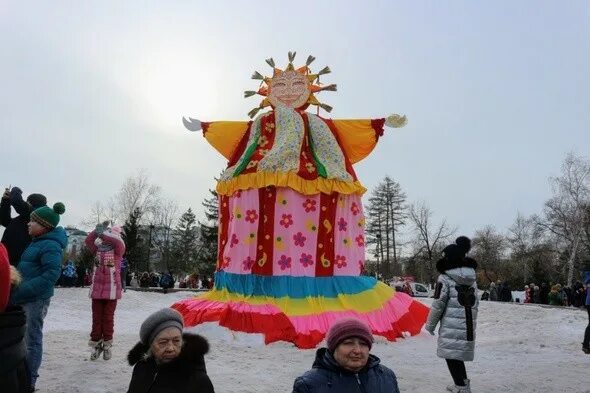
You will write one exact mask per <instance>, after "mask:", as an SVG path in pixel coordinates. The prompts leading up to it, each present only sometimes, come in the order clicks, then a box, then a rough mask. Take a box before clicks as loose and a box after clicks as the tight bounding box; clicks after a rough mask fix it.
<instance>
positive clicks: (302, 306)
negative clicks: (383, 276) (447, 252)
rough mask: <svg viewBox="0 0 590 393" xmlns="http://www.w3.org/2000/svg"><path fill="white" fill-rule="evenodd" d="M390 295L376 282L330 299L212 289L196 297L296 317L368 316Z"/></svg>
mask: <svg viewBox="0 0 590 393" xmlns="http://www.w3.org/2000/svg"><path fill="white" fill-rule="evenodd" d="M380 284H381V285H380ZM393 296H395V290H394V289H393V288H391V287H390V286H389V285H385V284H383V283H378V284H377V285H376V286H375V287H373V288H371V289H368V290H366V291H364V292H361V293H357V294H355V295H345V294H342V295H338V296H337V297H334V298H327V297H323V296H322V297H306V298H301V299H291V298H289V297H281V298H275V297H272V296H244V295H240V294H237V293H230V292H228V290H227V289H222V290H217V289H213V290H211V291H209V292H207V293H205V294H204V295H201V296H198V298H200V299H207V300H210V301H216V302H224V303H227V302H233V303H246V304H250V305H253V306H264V305H273V306H275V307H277V308H278V309H280V310H281V311H282V312H283V313H284V314H285V315H287V316H290V317H296V316H306V315H318V314H322V313H325V312H339V311H349V310H354V311H357V312H361V313H369V312H373V311H377V310H380V309H382V308H383V305H384V304H385V303H387V302H388V301H389V299H391V298H392V297H393Z"/></svg>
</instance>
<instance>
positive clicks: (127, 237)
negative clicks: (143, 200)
mask: <svg viewBox="0 0 590 393" xmlns="http://www.w3.org/2000/svg"><path fill="white" fill-rule="evenodd" d="M140 219H141V210H140V209H139V208H135V209H134V210H133V211H132V212H131V213H130V214H129V217H128V218H127V220H126V221H125V225H123V233H122V237H123V241H124V242H125V257H126V258H127V262H128V263H129V270H130V271H131V270H134V271H135V272H136V273H137V272H138V271H139V269H140V268H141V267H142V266H141V265H140V264H141V261H142V259H143V247H142V239H141V236H140V235H139V220H140ZM145 270H148V269H147V266H146V269H145Z"/></svg>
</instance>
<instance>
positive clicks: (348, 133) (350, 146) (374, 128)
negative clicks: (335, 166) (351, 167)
mask: <svg viewBox="0 0 590 393" xmlns="http://www.w3.org/2000/svg"><path fill="white" fill-rule="evenodd" d="M332 123H333V124H334V129H335V131H336V134H337V135H338V139H339V141H340V144H341V145H342V149H343V150H344V154H346V157H348V159H349V160H350V163H351V164H354V163H357V162H359V161H360V160H362V159H363V158H365V157H367V156H368V155H369V154H370V153H371V152H372V151H373V149H374V148H375V146H376V145H377V140H378V139H379V136H380V135H382V134H383V123H384V119H378V120H371V119H355V120H332Z"/></svg>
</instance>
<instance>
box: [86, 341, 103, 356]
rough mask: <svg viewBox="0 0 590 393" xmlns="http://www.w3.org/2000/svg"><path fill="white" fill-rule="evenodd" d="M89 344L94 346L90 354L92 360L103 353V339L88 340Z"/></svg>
mask: <svg viewBox="0 0 590 393" xmlns="http://www.w3.org/2000/svg"><path fill="white" fill-rule="evenodd" d="M88 345H89V346H90V347H91V348H92V353H91V354H90V360H96V359H98V358H99V357H100V354H101V353H102V340H98V341H92V340H90V341H88Z"/></svg>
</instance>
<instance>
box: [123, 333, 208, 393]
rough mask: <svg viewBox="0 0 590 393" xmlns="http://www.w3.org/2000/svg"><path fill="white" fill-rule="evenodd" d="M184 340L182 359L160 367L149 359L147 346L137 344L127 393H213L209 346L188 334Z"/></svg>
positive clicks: (128, 357) (196, 335) (132, 358)
mask: <svg viewBox="0 0 590 393" xmlns="http://www.w3.org/2000/svg"><path fill="white" fill-rule="evenodd" d="M182 339H183V341H184V344H183V348H182V350H181V351H180V355H179V356H178V357H177V358H176V359H174V360H173V361H171V362H170V363H166V364H161V365H158V364H156V362H155V360H154V358H153V357H151V356H149V357H147V358H146V353H147V351H148V350H149V347H148V346H146V345H144V344H142V343H137V344H136V345H135V347H133V349H132V350H131V351H130V352H129V355H128V356H127V360H128V361H129V364H130V365H132V366H135V367H133V375H132V377H131V382H130V383H129V389H128V390H127V393H147V392H149V393H185V392H186V393H214V389H213V384H212V383H211V380H210V379H209V377H208V376H207V370H206V368H205V358H204V357H203V355H205V354H206V353H207V352H208V351H209V343H208V342H207V340H206V339H205V338H204V337H202V336H199V335H198V334H189V333H185V334H183V335H182Z"/></svg>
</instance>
